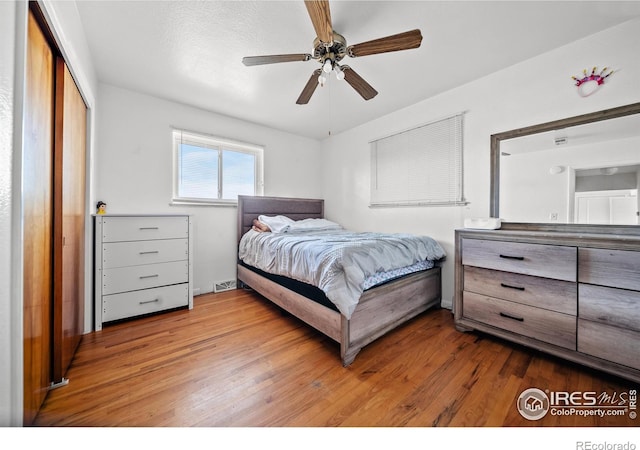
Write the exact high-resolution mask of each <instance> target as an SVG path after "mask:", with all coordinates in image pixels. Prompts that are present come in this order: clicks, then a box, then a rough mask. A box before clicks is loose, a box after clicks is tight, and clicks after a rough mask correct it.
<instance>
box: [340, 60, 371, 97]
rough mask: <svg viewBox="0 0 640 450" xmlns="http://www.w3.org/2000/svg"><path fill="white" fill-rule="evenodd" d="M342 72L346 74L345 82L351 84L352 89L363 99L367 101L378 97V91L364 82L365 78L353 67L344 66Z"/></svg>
mask: <svg viewBox="0 0 640 450" xmlns="http://www.w3.org/2000/svg"><path fill="white" fill-rule="evenodd" d="M342 71H343V72H344V81H346V82H347V83H349V84H350V85H351V87H352V88H354V89H355V90H356V91H357V92H358V94H360V95H361V96H362V98H364V99H365V100H371V99H372V98H373V97H375V96H376V95H378V91H376V90H375V89H374V88H372V87H371V85H370V84H369V83H367V82H366V81H364V78H362V77H361V76H360V75H358V74H357V73H356V72H355V71H354V70H353V69H352V68H351V67H349V66H342Z"/></svg>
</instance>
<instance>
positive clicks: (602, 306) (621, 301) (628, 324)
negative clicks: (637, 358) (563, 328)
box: [578, 283, 640, 352]
mask: <svg viewBox="0 0 640 450" xmlns="http://www.w3.org/2000/svg"><path fill="white" fill-rule="evenodd" d="M578 292H579V298H580V318H582V319H588V320H591V321H593V322H600V323H604V324H608V325H612V326H617V327H623V328H627V329H629V330H635V331H638V332H640V292H638V291H629V290H626V289H616V288H611V287H604V286H593V285H590V284H582V283H580V286H579V287H578ZM638 352H640V348H639V349H638Z"/></svg>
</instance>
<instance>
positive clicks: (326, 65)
mask: <svg viewBox="0 0 640 450" xmlns="http://www.w3.org/2000/svg"><path fill="white" fill-rule="evenodd" d="M322 70H323V71H324V72H325V73H331V71H332V70H333V61H332V60H331V59H330V58H327V59H325V61H324V64H323V65H322Z"/></svg>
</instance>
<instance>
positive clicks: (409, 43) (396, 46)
mask: <svg viewBox="0 0 640 450" xmlns="http://www.w3.org/2000/svg"><path fill="white" fill-rule="evenodd" d="M421 43H422V33H420V30H411V31H406V32H404V33H399V34H394V35H392V36H387V37H383V38H380V39H374V40H373V41H367V42H362V43H360V44H356V45H350V46H349V47H347V54H348V55H349V56H350V57H352V58H355V57H358V56H367V55H375V54H377V53H386V52H397V51H399V50H409V49H411V48H418V47H420V44H421Z"/></svg>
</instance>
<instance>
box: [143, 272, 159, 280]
mask: <svg viewBox="0 0 640 450" xmlns="http://www.w3.org/2000/svg"><path fill="white" fill-rule="evenodd" d="M159 276H160V275H159V274H157V273H156V274H155V275H141V276H140V279H141V280H143V279H145V278H157V277H159Z"/></svg>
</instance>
